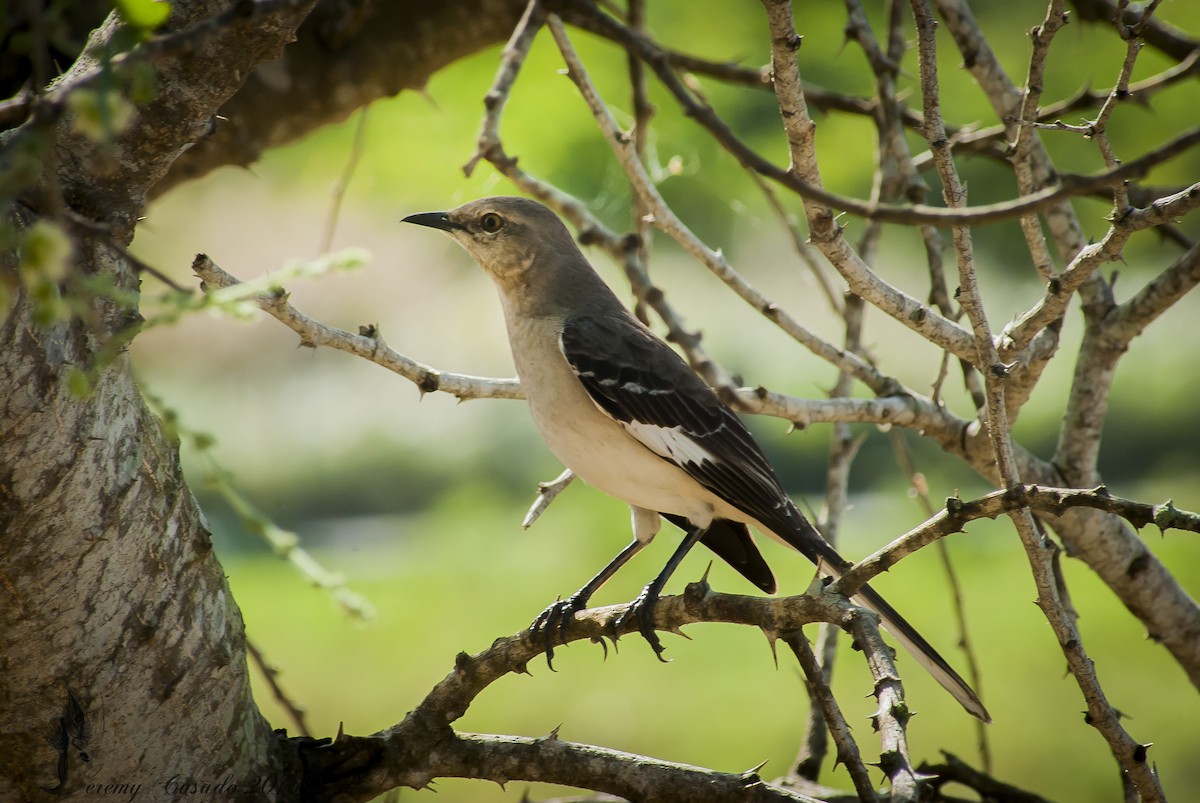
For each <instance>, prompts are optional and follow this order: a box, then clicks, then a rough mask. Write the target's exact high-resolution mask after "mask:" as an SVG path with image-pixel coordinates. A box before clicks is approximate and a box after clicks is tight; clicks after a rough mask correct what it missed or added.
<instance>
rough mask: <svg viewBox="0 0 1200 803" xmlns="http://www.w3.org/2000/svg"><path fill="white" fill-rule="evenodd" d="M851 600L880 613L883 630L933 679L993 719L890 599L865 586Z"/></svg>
mask: <svg viewBox="0 0 1200 803" xmlns="http://www.w3.org/2000/svg"><path fill="white" fill-rule="evenodd" d="M851 601H852V602H854V603H855V604H857V605H861V606H863V607H864V608H869V609H870V610H872V611H874V612H875V613H877V614H879V619H880V623H881V624H882V625H883V628H884V630H886V631H887V632H889V633H891V634H892V637H893V638H895V639H896V641H898V642H900V645H901V646H902V647H904V649H905V650H907V651H908V653H909V654H910V655H911V656H912V657H913V658H914V659H916V661H917V663H919V664H920V665H921V666H923V667H925V670H926V671H927V672H929V674H931V675H933V677H934V679H935V680H937V682H938V683H940V684H942V688H944V689H945V690H946V691H948V692H950V694H951V695H953V696H954V699H955V700H958V702H959V703H961V704H962V707H963V708H965V709H967V712H968V713H970V714H971V715H972V716H976V717H979V719H981V720H983V721H984V722H991V721H992V717H991V715H990V714H988V712H987V709H986V708H984V707H983V703H982V702H980V700H979V696H978V695H977V694H975V690H974V689H972V688H971V687H970V685H968V684H967V682H966V681H965V680H963V679H962V676H961V675H959V674H958V673H957V672H955V671H954V668H953V667H951V666H950V664H949V663H947V662H946V659H944V658H942V656H941V655H939V654H938V651H937V650H935V649H934V648H933V645H932V644H930V643H929V642H928V641H926V640H925V638H924V637H923V636H922V635H921V634H920V633H918V632H917V631H916V629H915V628H914V627H913V626H912V625H910V624H909V623H908V621H907V620H905V618H904V617H903V616H901V615H900V614H899V613H898V612H897V611H896V609H895V608H893V607H892V606H891V605H889V604H888V603H887V600H885V599H884V598H883V597H881V596H879V594H877V593H876V592H875V589H873V588H871V587H870V586H863V587H862V588H860V589H859V591H858V593H857V594H856V595H854V597H852V598H851Z"/></svg>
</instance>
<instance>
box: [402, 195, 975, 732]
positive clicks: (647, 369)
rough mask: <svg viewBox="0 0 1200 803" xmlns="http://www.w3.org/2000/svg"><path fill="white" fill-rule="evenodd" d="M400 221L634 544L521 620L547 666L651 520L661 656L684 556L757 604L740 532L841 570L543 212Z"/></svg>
mask: <svg viewBox="0 0 1200 803" xmlns="http://www.w3.org/2000/svg"><path fill="white" fill-rule="evenodd" d="M402 222H404V223H411V224H416V225H419V226H425V227H429V228H433V229H438V230H440V231H442V232H444V233H446V234H447V235H449V236H450V237H451V238H452V239H453V240H454V241H455V242H457V243H458V244H459V245H460V246H462V247H463V248H464V249H465V250H466V251H467V253H468V254H469V255H470V256H471V257H472V258H474V260H475V261H476V262H477V263H478V264H479V265H480V267H482V268H483V270H484V272H486V273H487V274H488V275H489V276H490V277H491V278H492V280H493V282H494V283H495V285H496V288H497V290H498V292H499V296H500V303H501V306H502V308H503V312H504V320H505V326H506V328H507V332H508V339H509V344H510V346H511V350H512V356H513V362H514V364H515V366H516V369H517V376H518V378H519V379H520V382H521V387H522V389H523V391H524V394H525V398H526V401H527V403H528V406H529V411H530V413H531V415H532V417H533V422H534V425H535V426H536V428H537V429H538V431H539V432H540V433H541V436H542V438H543V439H544V440H545V442H546V445H547V446H548V447H549V449H550V451H551V452H552V453H553V454H554V455H555V457H557V458H558V460H560V461H561V462H562V463H563V464H564V465H565V466H567V467H568V468H570V469H571V470H572V471H573V472H574V473H575V475H576V476H577V477H579V479H581V480H583V481H584V482H585V483H587V484H589V485H591V486H593V487H594V488H597V489H598V490H600V491H602V492H603V493H605V494H607V495H609V496H612V497H615V498H617V499H619V500H621V501H623V502H625V503H626V504H627V505H629V508H630V512H631V519H632V528H633V540H632V541H631V542H630V543H629V544H628V545H627V546H626V547H625V548H624V549H622V550H621V552H620V553H618V554H617V556H616V557H615V558H613V560H612V561H611V562H610V563H609V564H607V565H606V566H605V567H604V568H603V569H601V571H600V572H599V573H598V574H597V575H596V576H595V577H593V578H592V579H591V580H590V581H588V583H587V584H585V585H584V586H583V587H582V588H580V589H579V591H578V592H576V593H575V594H573V595H572V596H570V597H568V598H567V599H566V600H562V599H559V600H558V601H556V602H555V603H554V604H552V605H550V606H549V607H548V608H546V610H544V611H543V612H542V613H541V614H539V616H538V617H537V618H536V619H535V620H534V622H533V624H532V628H533V630H534V631H535V632H537V633H541V634H543V635H544V636H545V638H546V645H547V658H548V659H551V658H552V656H553V639H554V637H555V633H556V627H557V628H558V629H559V630H560V631H561V632H562V633H565V632H566V627H567V625H568V623H569V621H570V619H571V618H572V617H573V616H574V614H575V613H576V612H577V611H580V610H583V609H584V608H586V607H587V603H588V601H589V599H590V598H591V596H592V595H593V594H594V593H595V592H596V591H597V590H598V589H599V588H600V587H601V586H602V585H603V584H604V583H605V582H606V581H607V580H608V579H609V578H610V577H612V576H613V574H615V573H616V572H617V570H619V569H620V568H621V567H622V566H623V565H624V564H625V563H627V562H628V561H629V560H630V559H631V558H632V557H633V556H634V555H636V554H637V553H638V552H639V551H641V550H642V549H643V548H644V547H645V546H646V545H647V544H649V543H650V541H651V540H652V539H653V538H654V537H655V535H656V534H657V533H658V531H659V529H660V528H661V526H662V520H663V519H664V518H665V519H666V520H668V521H670V522H671V523H672V524H675V525H677V526H678V527H680V528H681V529H682V530H683V531H684V533H685V536H684V538H683V540H682V542H681V543H680V546H679V547H678V548H677V549H676V551H675V552H674V553H673V554H672V556H671V558H670V560H669V561H668V563H667V565H666V566H665V567H664V569H663V571H662V572H661V573H660V574H659V575H658V576H657V577H656V578H655V579H654V580H653V581H652V582H651V583H650V584H649V585H647V586H646V588H645V589H644V590H643V592H642V593H641V595H639V597H638V598H637V599H636V600H635V601H634V603H633V604H632V605H631V606H630V608H629V612H630V613H632V614H635V615H637V616H638V617H639V622H640V624H639V630H640V631H641V633H642V635H643V636H644V637H645V638H646V640H647V641H648V642H649V643H650V645H651V647H653V648H654V651H655V654H656V655H658V656H659V658H660V659H661V657H662V652H663V647H662V645H661V642H660V641H659V639H658V637H657V634H656V633H655V632H654V629H653V627H652V612H653V607H654V604H655V603H656V602H657V600H658V597H659V594H660V593H661V591H662V589H663V587H664V586H665V584H666V582H667V579H668V578H669V577H670V575H671V573H672V572H673V571H674V570H675V568H676V567H677V566H678V565H679V563H680V562H681V561H682V560H683V558H684V556H685V555H686V554H687V552H688V551H689V550H690V549H691V548H692V547H693V546H694V545H695V544H697V543H700V544H703V545H704V546H705V547H707V548H708V549H709V550H711V551H712V552H713V553H715V554H716V555H717V556H718V557H719V558H721V559H722V560H724V561H726V562H727V563H729V564H730V565H731V566H732V567H733V568H734V569H735V570H736V571H738V572H739V573H740V574H741V575H742V576H743V577H745V578H746V579H747V580H748V581H749V582H750V583H752V584H753V585H755V586H756V587H758V588H759V589H761V590H762V591H763V592H765V593H768V594H773V593H775V590H776V583H775V577H774V575H773V573H772V571H771V569H770V567H769V566H768V565H767V563H766V561H765V559H764V558H763V557H762V554H761V552H760V551H759V549H758V546H757V544H756V543H755V541H754V538H753V536H752V535H751V533H750V528H754V529H756V530H758V531H759V532H761V533H763V534H765V535H767V536H768V537H771V538H774V539H775V540H777V541H779V542H781V543H783V544H785V545H787V546H789V547H791V548H792V549H795V550H796V551H798V552H800V553H801V554H802V555H803V556H804V557H806V558H808V560H810V561H812V563H814V564H816V565H817V566H818V567H819V569H820V570H823V571H824V572H827V573H829V574H831V575H833V576H837V575H838V574H839V573H840V572H842V571H844V570H845V569H846V568H847V567H849V566H850V565H851V564H850V562H849V561H847V560H846V559H844V558H843V557H842V556H841V555H839V554H838V553H837V551H836V550H835V549H834V548H833V547H832V546H830V545H829V543H828V542H826V541H825V539H824V538H823V537H822V536H821V534H820V533H819V532H818V531H817V530H816V528H814V527H813V526H812V524H811V523H810V522H809V521H808V520H807V519H806V518H805V517H804V515H803V514H802V513H801V512H800V511H799V510H798V509H797V507H796V505H795V503H794V502H793V501H792V499H791V498H790V497H789V496H788V495H787V493H786V492H785V491H784V490H783V488H782V486H781V485H780V482H779V479H778V477H777V476H776V473H775V470H774V468H773V467H772V465H771V463H770V461H769V460H768V459H767V457H766V455H765V454H764V453H763V451H762V449H761V448H760V447H759V446H758V444H757V443H756V442H755V440H754V438H753V437H752V435H751V434H750V432H749V430H748V429H747V428H746V426H745V424H744V423H743V422H742V420H741V419H740V418H739V417H738V415H737V414H736V413H735V412H734V411H733V410H732V409H731V408H730V407H729V406H728V405H727V404H726V403H725V402H724V401H722V400H721V398H720V397H719V396H718V394H717V393H716V392H715V391H714V390H713V389H712V388H711V387H709V385H708V384H707V383H705V381H704V380H703V379H702V378H701V377H700V376H699V375H698V374H696V373H695V372H694V371H693V370H692V369H691V368H690V367H689V366H688V364H687V362H686V361H685V360H684V359H683V358H682V357H681V356H680V355H679V354H678V353H677V352H676V351H675V350H674V349H672V348H671V347H670V346H669V345H667V344H666V343H665V342H664V341H663V340H661V339H660V338H659V337H658V336H657V335H656V334H654V332H652V331H651V330H650V329H649V328H648V327H647V326H645V325H644V324H643V323H642V322H641V321H639V320H638V319H637V318H636V317H635V316H634V315H633V314H632V313H631V312H630V311H629V310H628V309H627V308H626V306H625V305H624V304H623V303H622V302H621V301H620V299H618V297H617V296H616V294H615V293H614V292H613V291H612V289H611V288H610V287H609V286H608V285H607V284H606V283H605V282H604V280H603V279H601V278H600V276H599V275H598V274H597V273H596V272H595V270H594V269H593V268H592V266H591V264H590V263H589V262H588V260H587V258H586V257H585V256H584V255H583V253H582V252H581V251H580V249H579V247H578V246H577V245H576V243H575V239H574V238H573V237H572V236H571V233H570V231H569V230H568V229H567V227H566V225H565V224H564V223H563V222H562V221H561V220H560V219H559V217H558V215H556V214H555V213H554V212H553V211H552V210H550V209H549V208H547V207H546V206H544V205H543V204H541V203H539V202H537V201H534V200H531V199H527V198H520V197H511V196H498V197H490V198H482V199H479V200H476V201H471V202H469V203H466V204H463V205H462V206H459V207H457V208H455V209H452V210H450V211H447V212H423V213H419V214H414V215H409V216H408V217H405V218H404V219H403V221H402ZM853 600H854V602H855V603H856V604H860V605H862V606H864V607H866V608H869V609H871V610H873V611H874V612H875V613H877V614H878V615H879V616H880V620H881V624H882V625H883V627H884V629H886V630H887V631H888V632H890V633H891V634H892V635H893V637H895V638H896V640H897V641H899V642H900V644H901V645H903V646H904V647H905V649H906V650H907V651H908V652H909V653H910V654H912V655H913V657H914V658H915V659H916V661H917V662H918V663H920V664H921V665H922V666H923V667H924V668H925V669H926V670H927V671H929V673H930V674H931V675H932V676H933V677H934V678H935V679H936V680H937V681H938V682H939V683H940V684H941V685H942V686H943V687H944V688H945V689H946V690H947V691H948V692H950V694H951V695H952V696H953V697H954V698H955V699H956V700H958V702H959V703H960V704H961V705H962V706H963V708H965V709H966V710H967V711H968V712H969V713H970V714H972V715H973V716H975V717H978V718H979V719H981V720H983V721H984V722H989V721H990V720H991V717H990V716H989V714H988V712H987V709H986V708H985V707H984V705H983V703H982V702H981V701H980V699H979V697H978V696H977V695H976V694H975V692H974V690H972V688H971V687H970V685H969V684H967V682H966V681H965V680H963V678H962V677H961V676H959V674H958V673H957V672H956V671H955V670H954V669H953V667H951V666H950V664H949V663H948V662H947V661H946V660H945V659H944V658H942V656H941V655H939V654H938V652H937V650H935V649H934V648H933V646H932V645H930V644H929V642H928V641H926V640H925V639H924V638H923V637H922V636H921V635H920V634H919V633H918V632H917V631H916V630H915V629H914V628H913V627H912V626H911V625H910V624H909V623H908V622H907V621H906V620H905V619H904V618H903V617H902V616H901V615H900V614H899V613H897V612H896V610H895V609H894V608H892V607H891V606H890V605H889V604H888V603H887V602H886V601H885V600H884V599H883V598H882V597H880V596H879V594H877V593H876V592H875V591H874V590H873V589H872V588H870V586H868V585H864V586H863V587H862V588H861V589H860V590H859V591H858V593H857V594H856V595H855V597H854V598H853ZM627 615H630V614H627Z"/></svg>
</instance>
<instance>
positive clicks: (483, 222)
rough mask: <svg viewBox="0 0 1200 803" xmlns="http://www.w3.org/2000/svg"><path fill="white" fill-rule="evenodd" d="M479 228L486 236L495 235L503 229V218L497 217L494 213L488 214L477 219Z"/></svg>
mask: <svg viewBox="0 0 1200 803" xmlns="http://www.w3.org/2000/svg"><path fill="white" fill-rule="evenodd" d="M479 228H481V229H483V230H484V231H485V232H487V233H488V234H495V233H496V232H498V231H500V229H502V228H504V218H502V217H500V216H499V215H497V214H496V213H495V212H488V213H487V214H485V215H484V216H483V217H481V218H479Z"/></svg>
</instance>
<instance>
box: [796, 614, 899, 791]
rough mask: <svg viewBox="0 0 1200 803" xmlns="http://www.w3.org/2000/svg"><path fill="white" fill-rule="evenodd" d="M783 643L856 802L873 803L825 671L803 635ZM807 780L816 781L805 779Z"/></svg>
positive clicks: (867, 779)
mask: <svg viewBox="0 0 1200 803" xmlns="http://www.w3.org/2000/svg"><path fill="white" fill-rule="evenodd" d="M826 625H828V622H823V623H822V628H824V627H825V626H826ZM784 642H785V643H786V644H787V645H788V647H790V648H791V650H792V652H793V653H794V654H795V656H796V660H797V661H799V662H800V668H801V669H802V670H804V676H805V678H807V687H808V696H809V699H810V700H812V703H813V707H814V708H815V709H817V710H819V711H820V713H821V720H822V723H823V724H824V726H825V727H826V728H828V731H829V733H830V734H831V735H832V736H833V741H834V743H835V744H836V745H837V760H838V763H840V764H842V765H843V766H845V767H846V771H847V772H848V773H850V780H851V781H852V782H853V783H854V788H855V790H856V791H857V792H858V797H859V799H860V800H862V801H868V802H869V801H874V800H876V799H877V796H876V794H875V786H874V784H872V783H871V776H870V775H869V774H868V773H867V768H866V767H865V766H864V765H863V761H862V756H861V755H859V752H858V745H857V744H855V742H854V737H853V736H851V735H850V725H849V723H847V722H846V717H845V716H843V715H842V709H841V707H840V706H839V705H838V702H837V699H836V698H834V696H833V691H832V690H831V689H830V688H829V673H828V667H827V666H826V665H825V664H823V663H822V662H820V661H818V660H817V656H816V655H814V654H813V651H812V648H811V647H810V646H809V645H808V640H807V639H806V638H805V637H804V632H803V631H799V630H798V631H796V632H794V633H791V634H789V635H788V636H785V637H784ZM801 777H804V776H801ZM807 780H816V779H815V778H808V779H807Z"/></svg>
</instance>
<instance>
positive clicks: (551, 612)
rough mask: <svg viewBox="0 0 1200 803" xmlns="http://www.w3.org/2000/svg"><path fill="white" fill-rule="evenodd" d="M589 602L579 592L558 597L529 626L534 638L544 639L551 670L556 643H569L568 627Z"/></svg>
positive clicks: (547, 664) (543, 643) (543, 644)
mask: <svg viewBox="0 0 1200 803" xmlns="http://www.w3.org/2000/svg"><path fill="white" fill-rule="evenodd" d="M587 602H588V601H587V597H583V596H580V595H579V594H573V595H572V596H570V597H567V598H566V599H557V600H555V601H554V602H552V603H551V604H550V605H549V606H548V607H547V608H546V610H544V611H542V612H541V613H539V614H538V615H537V618H536V619H534V620H533V624H531V625H530V626H529V630H530V631H531V632H532V633H533V636H534V638H538V637H540V638H541V639H542V646H543V647H544V649H545V651H546V666H548V667H550V669H551V670H553V669H554V646H555V644H564V645H565V644H566V643H567V627H568V626H569V625H570V624H571V620H572V619H573V618H574V617H575V614H576V613H578V612H579V611H582V610H583V609H584V608H586V607H587Z"/></svg>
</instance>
